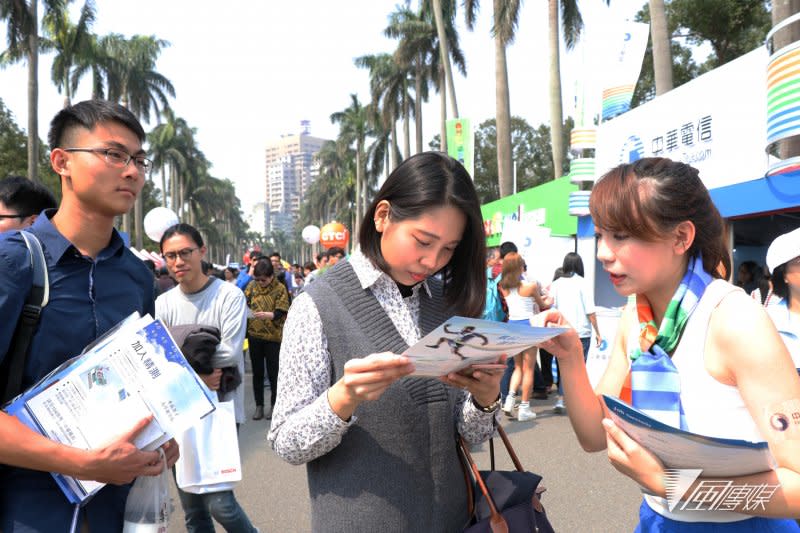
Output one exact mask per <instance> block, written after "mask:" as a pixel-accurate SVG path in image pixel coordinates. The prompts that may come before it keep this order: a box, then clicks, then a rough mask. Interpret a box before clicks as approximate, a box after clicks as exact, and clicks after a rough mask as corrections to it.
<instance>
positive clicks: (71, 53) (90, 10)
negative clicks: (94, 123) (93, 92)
mask: <svg viewBox="0 0 800 533" xmlns="http://www.w3.org/2000/svg"><path fill="white" fill-rule="evenodd" d="M94 20H95V10H94V6H93V4H92V3H91V1H89V0H87V2H86V3H85V4H84V5H83V8H81V14H80V17H79V18H78V23H77V24H73V23H72V22H71V21H70V20H69V13H68V12H67V10H66V9H65V10H61V11H50V12H49V13H47V14H46V15H45V17H44V19H43V20H42V24H43V26H44V29H45V32H46V35H47V37H48V38H47V39H46V40H45V41H43V42H42V45H43V47H46V48H48V49H52V50H55V51H56V56H55V57H54V58H53V66H52V69H51V71H50V76H51V78H52V79H53V83H55V85H56V88H57V89H58V92H59V94H61V93H62V92H63V94H64V107H67V106H69V105H70V104H71V103H72V95H73V94H74V93H75V91H76V90H77V89H78V82H79V81H80V77H81V75H79V74H78V71H79V69H78V67H77V64H78V63H88V62H91V61H93V60H94V59H95V58H94V57H93V49H92V43H91V33H90V32H89V30H90V28H91V25H92V23H94Z"/></svg>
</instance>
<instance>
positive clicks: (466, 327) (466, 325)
mask: <svg viewBox="0 0 800 533" xmlns="http://www.w3.org/2000/svg"><path fill="white" fill-rule="evenodd" d="M568 330H569V328H555V327H552V328H551V327H546V328H545V327H532V326H529V325H526V324H509V323H507V322H494V321H492V320H480V319H477V318H466V317H462V316H454V317H451V318H449V319H447V320H445V322H444V324H442V325H440V326H439V327H437V328H436V329H434V330H433V331H431V332H430V333H428V334H427V335H426V336H425V337H423V338H422V339H420V340H419V342H417V343H416V344H415V345H414V346H412V347H410V348H409V349H408V350H406V351H405V352H404V355H407V356H408V357H409V358H410V359H411V361H412V362H413V363H414V367H415V371H414V374H415V375H417V376H443V375H445V374H449V373H450V372H459V371H461V370H464V369H466V368H468V367H471V366H473V365H479V364H483V363H493V362H495V361H497V360H498V359H500V357H501V356H503V355H506V356H508V357H513V356H515V355H516V354H518V353H520V352H522V351H524V350H525V349H527V348H530V347H531V346H535V345H537V344H541V343H542V342H544V341H546V340H548V339H551V338H553V337H556V336H558V335H561V334H562V333H564V332H565V331H568Z"/></svg>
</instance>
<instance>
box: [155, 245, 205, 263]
mask: <svg viewBox="0 0 800 533" xmlns="http://www.w3.org/2000/svg"><path fill="white" fill-rule="evenodd" d="M197 249H198V248H184V249H183V250H178V251H177V252H165V253H163V254H161V255H163V256H164V259H166V260H167V261H169V262H170V263H174V262H175V260H176V259H177V258H178V257H180V258H181V261H187V260H188V259H189V258H190V257H191V256H192V252H194V251H195V250H197Z"/></svg>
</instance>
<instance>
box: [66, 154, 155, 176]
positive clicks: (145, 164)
mask: <svg viewBox="0 0 800 533" xmlns="http://www.w3.org/2000/svg"><path fill="white" fill-rule="evenodd" d="M63 150H64V151H65V152H91V153H93V154H102V156H103V158H104V159H105V160H106V163H108V164H109V165H111V166H112V167H120V168H124V167H126V166H128V163H130V162H131V160H133V163H134V165H136V168H137V169H138V170H139V171H140V172H141V173H142V174H149V173H150V171H151V170H153V162H152V161H151V160H150V159H148V158H146V157H145V156H143V155H131V154H129V153H128V152H126V151H124V150H120V149H119V148H63Z"/></svg>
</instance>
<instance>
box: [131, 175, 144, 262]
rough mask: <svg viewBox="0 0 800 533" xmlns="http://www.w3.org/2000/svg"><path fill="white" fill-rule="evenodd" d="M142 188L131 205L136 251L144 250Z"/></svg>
mask: <svg viewBox="0 0 800 533" xmlns="http://www.w3.org/2000/svg"><path fill="white" fill-rule="evenodd" d="M143 210H144V188H143V189H142V190H141V191H139V194H137V195H136V202H135V203H134V204H133V227H134V228H135V229H136V249H137V250H141V249H142V248H144V218H143V217H144V213H142V211H143Z"/></svg>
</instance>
